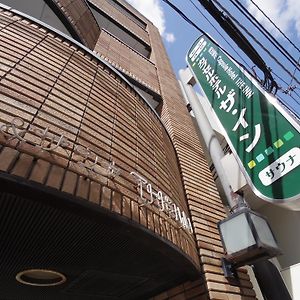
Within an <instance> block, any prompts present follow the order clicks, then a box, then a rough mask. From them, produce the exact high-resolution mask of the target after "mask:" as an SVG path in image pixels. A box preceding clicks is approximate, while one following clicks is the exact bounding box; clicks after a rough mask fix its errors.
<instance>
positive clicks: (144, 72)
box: [94, 30, 160, 94]
mask: <svg viewBox="0 0 300 300" xmlns="http://www.w3.org/2000/svg"><path fill="white" fill-rule="evenodd" d="M94 51H95V52H96V53H98V54H99V55H100V56H101V57H102V58H104V59H105V60H107V61H108V62H110V63H111V64H113V66H114V67H116V68H117V69H119V70H120V71H121V72H123V73H125V74H126V75H128V76H130V77H132V78H133V79H135V80H136V81H138V82H140V83H142V84H143V85H145V86H146V87H148V88H149V89H151V90H153V91H155V92H156V93H158V94H160V87H159V83H158V78H157V73H156V67H155V65H154V64H153V63H152V62H151V61H150V60H148V59H146V58H145V57H144V56H142V55H140V54H139V53H137V52H135V51H134V50H132V49H131V48H129V47H128V46H127V45H125V44H124V43H122V42H121V41H119V40H118V39H116V38H114V37H113V36H112V35H110V34H109V33H108V32H106V31H105V30H102V32H101V35H100V37H99V40H98V42H97V44H96V46H95V49H94Z"/></svg>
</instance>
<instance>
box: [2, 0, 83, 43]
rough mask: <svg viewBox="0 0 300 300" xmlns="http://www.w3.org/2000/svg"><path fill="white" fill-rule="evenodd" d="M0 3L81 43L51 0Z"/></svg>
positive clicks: (6, 1)
mask: <svg viewBox="0 0 300 300" xmlns="http://www.w3.org/2000/svg"><path fill="white" fill-rule="evenodd" d="M0 2H1V3H3V4H5V5H7V6H9V7H11V8H13V9H16V10H18V11H20V12H23V13H25V14H27V15H29V16H31V17H34V18H36V19H38V20H40V21H42V22H44V23H46V24H48V25H50V26H51V27H53V28H55V29H57V30H59V31H61V32H62V33H64V34H66V35H68V36H70V37H72V38H74V39H76V40H77V41H79V42H81V41H80V39H79V37H78V35H77V34H76V32H75V30H74V29H73V28H72V26H71V25H70V24H69V21H68V20H67V19H66V17H65V16H64V15H63V14H62V13H61V12H60V10H59V9H58V7H57V6H56V4H54V3H53V1H52V0H26V1H22V0H0Z"/></svg>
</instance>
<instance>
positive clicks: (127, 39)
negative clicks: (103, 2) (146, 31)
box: [90, 3, 151, 58]
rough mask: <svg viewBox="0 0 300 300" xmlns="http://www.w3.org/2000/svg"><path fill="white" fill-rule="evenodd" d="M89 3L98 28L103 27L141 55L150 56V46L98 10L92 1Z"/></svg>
mask: <svg viewBox="0 0 300 300" xmlns="http://www.w3.org/2000/svg"><path fill="white" fill-rule="evenodd" d="M90 5H91V10H92V12H93V14H94V16H95V18H96V20H97V22H98V25H99V26H100V28H103V29H105V30H106V31H108V32H109V33H110V34H112V35H113V36H115V37H116V38H117V39H119V40H120V41H122V42H123V43H124V44H126V45H127V46H129V47H130V48H132V49H134V50H135V51H137V52H138V53H140V54H141V55H143V56H145V57H147V58H149V57H150V53H151V48H150V47H149V46H148V45H147V44H146V43H144V42H143V41H142V40H140V39H139V38H138V37H136V36H135V35H134V34H132V33H131V32H130V31H128V30H127V29H126V28H125V27H123V26H121V24H119V23H117V22H116V21H114V20H113V19H112V18H110V17H109V16H107V15H106V14H105V13H104V12H102V11H101V10H99V9H98V8H97V7H95V6H94V5H93V4H92V3H90Z"/></svg>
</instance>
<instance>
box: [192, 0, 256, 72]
mask: <svg viewBox="0 0 300 300" xmlns="http://www.w3.org/2000/svg"><path fill="white" fill-rule="evenodd" d="M189 1H190V3H191V4H192V5H193V6H194V7H195V9H196V10H197V11H198V12H199V13H200V14H201V16H202V17H203V18H204V19H205V20H206V21H207V22H208V23H209V24H210V25H211V26H212V28H213V29H214V30H215V31H216V32H217V33H218V34H219V35H220V36H221V37H222V38H223V40H224V41H225V43H226V44H227V45H228V46H229V47H230V48H231V49H232V51H234V52H235V53H236V55H238V57H239V58H240V59H241V60H242V61H243V62H244V63H245V65H247V67H248V68H249V69H251V66H250V65H249V64H248V63H247V62H246V60H245V59H244V58H243V57H242V56H241V55H240V54H239V53H238V52H237V51H236V50H235V48H234V47H233V46H232V45H231V44H230V43H229V42H228V40H227V39H225V38H224V37H223V35H222V33H221V32H220V30H218V28H216V26H215V25H214V24H213V23H212V22H211V21H210V20H209V19H208V18H207V17H206V16H205V14H204V13H203V12H202V11H201V10H200V9H199V7H198V6H197V5H196V4H195V3H194V2H193V0H189Z"/></svg>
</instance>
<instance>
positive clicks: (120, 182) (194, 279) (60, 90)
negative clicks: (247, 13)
mask: <svg viewBox="0 0 300 300" xmlns="http://www.w3.org/2000/svg"><path fill="white" fill-rule="evenodd" d="M0 1H1V3H2V4H1V7H0V36H1V38H0V43H1V44H0V76H1V77H0V78H1V81H0V144H1V146H0V181H1V185H0V197H1V201H0V203H1V210H0V211H1V218H0V220H1V226H0V239H1V245H2V250H1V251H2V255H1V257H0V265H1V267H2V268H1V269H2V272H1V274H0V280H1V283H2V284H1V288H0V297H1V298H3V299H53V298H54V297H56V298H57V299H150V298H152V299H174V300H175V299H244V300H248V299H249V300H251V299H255V298H256V296H255V292H254V290H253V289H252V284H251V282H250V281H249V276H248V274H247V272H246V270H245V269H243V268H240V269H239V270H238V276H239V282H238V283H235V284H231V283H230V282H228V280H227V279H226V278H225V277H224V274H223V272H222V269H221V260H220V258H221V257H222V256H223V254H224V253H223V252H224V251H223V249H222V245H221V241H220V237H219V234H218V230H217V225H216V224H217V222H218V221H220V220H222V219H223V218H224V217H225V215H226V214H225V211H224V208H223V204H222V202H221V200H220V197H219V195H218V191H217V188H216V186H215V184H214V181H213V178H212V175H211V172H210V170H209V167H208V164H207V162H206V159H205V155H204V152H203V150H202V147H201V144H200V141H199V138H198V134H197V131H196V129H195V128H194V125H193V121H192V119H191V117H190V115H189V112H188V110H187V108H186V105H185V101H184V99H183V96H182V94H181V91H180V88H179V86H178V83H177V80H176V77H175V75H174V73H173V71H172V68H171V65H170V63H169V60H168V57H167V54H166V51H165V49H164V46H163V43H162V40H161V37H160V35H159V32H158V30H157V28H156V27H155V26H154V25H153V24H152V23H151V22H150V21H149V20H147V19H146V18H144V17H143V16H142V15H141V14H139V13H138V12H137V11H136V10H135V9H133V8H132V7H131V6H130V5H129V4H128V3H127V2H126V1H123V0H122V1H121V0H118V1H117V0H91V1H84V0H73V1H71V0H45V1H44V0H38V1H31V0H30V1H17V0H0Z"/></svg>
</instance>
